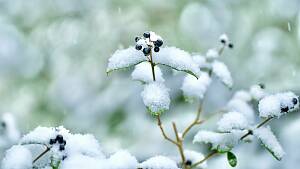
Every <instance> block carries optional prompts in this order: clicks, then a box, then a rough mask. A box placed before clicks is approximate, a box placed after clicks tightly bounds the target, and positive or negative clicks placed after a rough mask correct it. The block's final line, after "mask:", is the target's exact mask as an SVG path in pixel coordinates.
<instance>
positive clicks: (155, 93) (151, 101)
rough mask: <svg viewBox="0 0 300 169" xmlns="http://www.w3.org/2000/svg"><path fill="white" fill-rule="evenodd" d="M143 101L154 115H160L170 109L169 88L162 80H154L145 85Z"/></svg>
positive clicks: (142, 94)
mask: <svg viewBox="0 0 300 169" xmlns="http://www.w3.org/2000/svg"><path fill="white" fill-rule="evenodd" d="M141 96H142V98H143V102H144V104H145V106H146V107H147V108H148V110H149V111H150V112H151V114H152V115H155V116H157V115H160V114H161V113H162V112H164V111H166V110H168V109H169V105H170V102H171V101H170V96H169V89H168V88H167V87H166V86H165V85H164V84H163V83H160V82H152V83H149V84H147V85H145V87H144V90H143V92H142V93H141Z"/></svg>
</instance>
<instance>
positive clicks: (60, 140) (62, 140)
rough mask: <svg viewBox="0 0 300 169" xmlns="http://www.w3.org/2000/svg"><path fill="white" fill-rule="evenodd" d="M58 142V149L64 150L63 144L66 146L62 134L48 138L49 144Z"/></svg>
mask: <svg viewBox="0 0 300 169" xmlns="http://www.w3.org/2000/svg"><path fill="white" fill-rule="evenodd" d="M56 143H58V144H59V151H64V150H65V146H66V143H67V142H66V140H64V137H63V136H62V135H60V134H59V135H57V136H56V138H55V139H50V142H49V144H50V145H53V144H56Z"/></svg>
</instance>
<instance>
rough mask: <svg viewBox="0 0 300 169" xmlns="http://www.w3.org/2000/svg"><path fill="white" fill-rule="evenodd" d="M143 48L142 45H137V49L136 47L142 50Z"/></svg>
mask: <svg viewBox="0 0 300 169" xmlns="http://www.w3.org/2000/svg"><path fill="white" fill-rule="evenodd" d="M142 48H143V46H142V45H135V49H136V50H141V49H142Z"/></svg>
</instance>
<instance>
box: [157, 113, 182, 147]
mask: <svg viewBox="0 0 300 169" xmlns="http://www.w3.org/2000/svg"><path fill="white" fill-rule="evenodd" d="M157 125H158V126H159V128H160V131H161V133H162V135H163V137H164V138H165V139H166V140H168V141H169V142H171V143H173V144H175V145H178V143H177V142H176V141H174V140H173V139H171V138H169V137H168V136H167V134H166V132H165V130H164V128H163V126H162V123H161V120H160V116H157Z"/></svg>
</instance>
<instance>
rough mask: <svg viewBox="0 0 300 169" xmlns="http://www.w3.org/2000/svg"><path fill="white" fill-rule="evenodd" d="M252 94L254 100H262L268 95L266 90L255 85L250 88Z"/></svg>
mask: <svg viewBox="0 0 300 169" xmlns="http://www.w3.org/2000/svg"><path fill="white" fill-rule="evenodd" d="M250 94H251V96H252V98H253V99H254V100H261V99H262V98H263V97H265V96H266V95H267V93H266V92H265V91H264V89H262V88H261V86H259V85H253V86H251V87H250Z"/></svg>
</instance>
